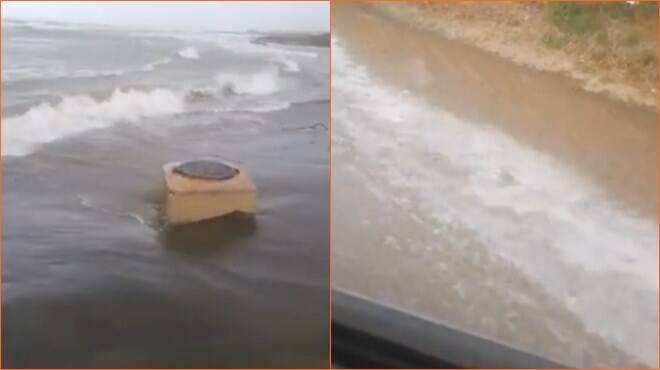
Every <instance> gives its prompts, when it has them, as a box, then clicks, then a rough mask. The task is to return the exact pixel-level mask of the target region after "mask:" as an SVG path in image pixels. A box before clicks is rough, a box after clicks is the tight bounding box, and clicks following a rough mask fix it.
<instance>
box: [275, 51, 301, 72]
mask: <svg viewBox="0 0 660 370" xmlns="http://www.w3.org/2000/svg"><path fill="white" fill-rule="evenodd" d="M271 61H272V62H273V63H275V64H279V65H280V66H282V70H283V71H286V72H300V65H299V64H298V62H296V61H295V60H292V59H290V58H287V57H285V56H283V55H276V56H274V57H273V58H271Z"/></svg>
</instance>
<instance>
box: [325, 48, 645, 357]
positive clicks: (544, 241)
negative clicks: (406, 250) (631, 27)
mask: <svg viewBox="0 0 660 370" xmlns="http://www.w3.org/2000/svg"><path fill="white" fill-rule="evenodd" d="M332 42H333V90H334V93H333V94H334V96H335V99H336V100H335V103H334V104H333V117H334V123H335V124H336V125H337V126H340V127H342V129H343V130H342V131H345V132H346V133H347V135H348V136H349V140H351V141H352V142H354V143H355V150H356V154H355V155H356V156H359V157H360V160H361V162H366V163H373V164H374V165H373V167H372V168H370V171H369V173H370V175H372V176H373V177H374V178H373V181H374V183H375V184H376V185H374V184H372V185H373V186H370V185H369V184H365V185H366V187H367V188H371V189H374V190H377V191H376V193H378V192H381V193H382V192H383V191H384V192H385V193H387V195H388V196H386V197H385V199H383V200H384V201H385V200H387V201H395V202H401V203H405V205H406V208H407V209H409V210H412V211H414V213H416V214H423V215H425V216H426V217H425V218H430V219H432V220H435V222H436V223H437V224H438V225H452V224H458V225H461V227H463V228H467V229H469V230H470V231H471V233H473V235H474V236H475V237H476V238H477V239H478V240H480V241H481V242H482V244H483V245H485V246H487V247H488V248H489V251H490V252H491V253H493V254H496V255H498V256H501V257H503V258H506V259H507V260H509V261H511V262H512V263H514V265H515V266H516V267H517V268H518V269H519V270H520V271H522V272H523V273H524V274H525V275H526V276H528V278H530V279H532V280H534V281H535V282H536V283H538V284H539V285H541V286H542V287H543V288H544V289H545V290H546V291H547V292H548V293H549V294H551V295H552V296H553V297H555V298H556V299H557V301H559V302H561V303H562V304H563V305H565V307H566V308H568V309H569V310H571V311H572V312H574V313H575V314H576V315H578V316H579V317H580V318H581V320H582V321H583V323H584V325H585V327H586V328H587V329H588V330H589V331H591V332H594V333H597V334H599V335H601V336H602V337H603V338H605V339H606V340H607V341H609V342H610V343H612V344H614V345H616V346H617V347H619V348H621V349H623V350H624V351H626V352H628V353H629V354H630V355H632V356H636V357H639V358H640V359H642V360H643V361H644V362H646V363H648V364H655V363H656V361H657V345H658V338H657V326H658V300H657V299H658V249H657V245H658V228H657V222H656V220H651V219H644V218H639V217H637V216H635V214H634V213H633V212H632V211H629V210H627V209H625V208H623V206H620V205H618V204H617V203H615V202H614V201H613V200H612V199H610V198H609V196H608V195H607V194H606V193H604V191H602V190H601V189H600V188H599V187H598V186H597V184H594V183H591V182H590V181H589V180H588V179H587V178H585V177H583V176H581V175H580V174H579V173H576V172H574V171H573V170H572V168H570V167H569V166H567V165H565V164H563V163H561V162H558V161H557V160H555V159H554V158H552V157H550V156H548V155H545V154H544V153H540V152H538V151H535V150H534V149H532V148H530V147H527V146H525V145H524V144H522V143H519V142H516V141H515V140H514V139H512V138H511V137H509V136H507V135H505V134H504V133H502V132H501V131H498V130H497V129H496V128H494V127H492V126H489V125H488V124H487V123H479V124H477V123H473V122H465V121H462V120H461V119H459V118H457V117H454V116H452V115H451V114H449V113H447V112H445V111H442V110H440V109H437V108H436V107H433V106H430V105H429V104H428V103H426V102H425V101H423V100H421V99H419V98H417V97H415V96H414V95H413V94H410V93H409V92H406V91H397V90H394V89H393V88H390V87H388V86H386V85H385V84H383V83H381V82H380V81H379V80H378V79H376V78H374V77H373V76H371V75H370V74H369V73H368V71H367V70H366V68H365V67H364V66H361V65H358V64H356V63H355V62H354V61H352V60H351V59H350V57H349V56H348V55H347V54H346V52H345V50H344V49H343V48H342V46H341V43H340V42H338V41H337V40H336V39H333V41H332ZM333 140H335V138H333ZM376 193H374V195H375V196H378V194H376ZM392 194H395V195H396V196H394V197H391V196H390V195H392ZM381 195H382V194H381ZM428 226H429V228H433V227H434V225H428ZM431 247H433V248H437V246H431ZM516 293H517V294H524V292H516ZM613 296H616V297H617V298H616V299H613ZM540 319H541V318H540Z"/></svg>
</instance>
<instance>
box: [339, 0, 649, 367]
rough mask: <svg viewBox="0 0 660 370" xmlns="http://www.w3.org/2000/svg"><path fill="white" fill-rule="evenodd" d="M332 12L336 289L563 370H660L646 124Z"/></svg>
mask: <svg viewBox="0 0 660 370" xmlns="http://www.w3.org/2000/svg"><path fill="white" fill-rule="evenodd" d="M333 6H334V8H333V11H334V14H335V17H334V18H333V20H334V22H333V32H334V35H336V38H337V39H336V42H337V44H339V45H340V46H341V47H338V48H337V49H335V51H334V53H335V54H333V56H336V57H337V58H339V60H341V57H342V55H344V54H345V55H347V56H348V58H349V59H350V61H353V62H354V63H355V64H354V65H352V67H350V64H349V67H345V68H349V70H350V71H352V72H351V73H352V74H349V75H347V76H348V77H344V76H343V75H342V73H341V72H343V73H347V72H345V70H338V71H337V73H335V72H334V71H333V73H334V74H335V75H334V78H335V79H334V81H335V85H334V89H336V90H335V91H334V99H335V100H334V104H335V105H334V108H333V119H335V122H334V129H333V145H334V149H333V155H334V156H335V159H334V161H333V162H334V164H333V166H334V169H333V170H334V173H335V175H336V176H338V177H337V178H341V179H342V181H341V182H335V183H334V202H335V204H334V208H335V209H336V210H338V211H336V212H335V213H334V230H335V235H336V236H335V241H334V243H335V250H334V253H335V263H334V265H333V266H334V276H335V280H336V282H335V284H336V286H338V287H341V288H344V289H350V290H353V291H356V292H359V293H361V294H365V295H367V296H369V297H371V298H373V299H376V300H378V301H383V302H385V303H388V304H392V305H395V306H398V307H400V308H402V309H406V310H409V311H413V312H416V313H419V314H422V315H425V316H428V317H431V318H433V319H436V320H439V321H442V322H447V323H451V324H452V325H456V326H458V327H461V328H462V329H464V330H468V331H472V332H476V333H479V334H483V335H485V336H488V337H490V338H494V339H497V340H501V341H505V342H507V343H511V344H514V345H516V346H522V347H523V348H524V349H526V350H528V351H532V352H536V353H540V354H544V355H545V356H547V357H548V358H551V359H553V360H555V361H558V362H560V363H565V364H566V365H567V366H576V367H631V366H632V367H645V366H649V367H655V366H656V361H657V350H656V349H657V340H658V338H657V331H655V330H654V329H653V328H654V327H657V290H654V287H656V286H657V280H655V279H657V277H655V275H653V274H652V273H649V271H652V270H654V269H655V271H657V266H653V263H652V262H651V263H646V261H655V260H657V252H654V250H655V249H654V248H655V245H657V237H656V234H657V233H656V232H654V231H653V228H654V225H655V224H656V223H657V222H656V221H655V220H656V219H657V216H656V212H657V208H656V204H657V203H656V202H657V194H656V186H655V185H656V184H657V178H656V173H657V170H656V168H657V158H656V153H657V125H656V124H655V122H656V117H657V112H656V110H655V109H653V108H648V107H646V108H645V107H640V106H638V105H634V104H627V103H624V102H622V101H619V100H614V99H612V98H610V97H608V96H606V95H604V94H597V93H592V92H587V91H584V90H583V89H582V88H581V87H580V86H578V83H577V82H576V81H575V80H572V79H570V78H568V77H566V76H563V75H560V74H557V73H551V72H542V71H537V70H533V69H529V68H526V67H523V66H521V65H518V64H515V63H512V62H511V61H509V60H506V59H504V58H500V57H498V56H496V55H493V54H492V53H489V52H486V51H484V50H481V49H478V48H476V47H474V46H472V45H468V44H466V43H464V42H462V41H459V40H449V39H445V38H442V37H439V36H438V35H437V34H434V33H430V32H427V31H420V30H418V29H414V28H412V27H410V26H409V25H406V24H404V23H402V22H398V21H396V20H392V19H391V18H389V17H385V16H383V15H382V14H380V13H378V12H374V11H371V10H370V9H369V7H366V6H361V5H357V6H356V5H349V4H339V5H337V4H334V5H333ZM333 42H334V41H333ZM333 45H334V44H333ZM393 45H396V47H393ZM344 49H345V53H344V52H343V51H342V50H344ZM345 58H346V57H345ZM338 65H339V66H341V65H342V64H341V63H337V62H335V65H334V68H338V67H337V66H338ZM351 68H352V69H351ZM342 83H343V85H342ZM361 84H362V85H361ZM383 102H385V103H383ZM432 112H436V113H438V112H440V113H439V114H433V113H432ZM476 133H484V135H482V136H481V137H478V134H476ZM488 138H490V141H488ZM511 139H512V140H511ZM438 146H441V148H437V147H438ZM436 148H437V149H436ZM482 150H483V151H482ZM480 155H481V156H480ZM485 155H492V158H491V157H483V156H485ZM491 160H492V161H493V162H492V163H491ZM472 165H476V166H477V167H476V170H471V169H470V166H472ZM539 165H541V167H539ZM498 169H500V170H502V169H504V172H499V173H498V172H497V171H488V170H498ZM507 170H511V172H507ZM517 171H519V172H517ZM503 174H504V176H503ZM492 178H496V180H497V182H498V184H497V185H495V186H490V185H489V184H491V182H489V181H492ZM554 179H556V184H555V183H554V182H555V181H553V180H554ZM518 180H520V181H522V182H521V183H519V184H521V185H522V186H520V187H517V185H516V184H517V181H518ZM533 180H538V181H533ZM573 180H575V181H573ZM511 184H514V186H513V187H514V188H516V189H519V190H520V192H519V193H516V192H515V191H514V192H509V190H503V189H506V188H507V187H508V186H510V185H511ZM479 186H480V187H479ZM500 186H502V187H503V188H502V187H500ZM490 191H492V193H490ZM443 194H444V195H443ZM544 196H547V198H545V197H544ZM472 199H477V200H476V201H474V203H471V202H473V200H472ZM354 204H360V205H361V206H360V207H358V208H354ZM475 204H476V206H475ZM516 207H518V208H516ZM592 207H593V209H592ZM339 210H351V211H350V214H349V213H347V212H344V213H343V214H339ZM604 210H608V212H604V213H601V212H603V211H604ZM609 210H611V212H610V211H609ZM457 214H458V215H459V216H457ZM566 215H568V216H570V217H568V219H569V220H571V221H569V222H566V219H562V217H563V216H566ZM571 217H572V218H571ZM627 222H630V224H627ZM636 222H639V223H640V225H642V226H640V228H641V230H642V231H639V229H636V228H635V227H636V226H629V225H638V224H637V223H636ZM621 225H623V227H622V228H618V227H619V226H621ZM592 227H593V229H592ZM608 228H611V229H612V230H609V229H608ZM373 230H387V231H386V232H383V233H378V232H373ZM528 231H529V232H528ZM610 231H611V232H612V235H611V237H614V238H615V239H614V240H615V241H614V242H606V239H603V237H601V236H600V233H605V234H607V233H609V232H610ZM570 235H573V236H574V238H571V237H570ZM608 235H609V234H608ZM628 239H630V245H625V246H624V247H622V248H618V245H624V244H625V243H619V242H617V240H622V241H625V240H628ZM615 244H616V245H615ZM580 247H583V248H582V249H583V250H582V249H581V248H580ZM594 248H602V250H603V255H602V256H599V257H598V258H592V257H589V253H587V252H589V251H591V252H594V251H595V250H597V249H594ZM630 251H639V252H640V253H641V254H643V255H644V256H646V257H642V258H632V259H630V260H626V261H623V260H621V258H622V256H625V255H626V254H627V253H629V252H630ZM654 253H656V254H655V257H653V254H654ZM641 254H640V255H641ZM582 257H584V258H583V259H581V258H582ZM605 261H613V262H612V265H607V263H605ZM601 269H602V270H601ZM411 281H414V282H415V284H412V285H411V284H410V282H411ZM655 289H657V288H655ZM614 291H618V292H619V294H623V295H625V296H626V297H627V298H622V299H625V300H626V301H627V302H630V305H629V306H628V310H627V312H620V313H619V314H620V317H619V319H618V320H608V317H610V316H609V315H611V314H612V312H614V311H617V310H618V308H617V306H616V303H615V302H608V301H607V297H608V295H609V294H612V293H611V292H614ZM483 307H487V308H488V309H487V310H484V309H483ZM633 333H634V335H632V334H633ZM631 335H632V337H635V338H634V339H632V338H631Z"/></svg>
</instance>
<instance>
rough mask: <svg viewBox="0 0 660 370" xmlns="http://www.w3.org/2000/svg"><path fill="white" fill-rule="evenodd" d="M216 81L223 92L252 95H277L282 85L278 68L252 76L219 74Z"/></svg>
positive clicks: (267, 69)
mask: <svg viewBox="0 0 660 370" xmlns="http://www.w3.org/2000/svg"><path fill="white" fill-rule="evenodd" d="M215 81H216V83H217V84H218V86H219V88H220V90H221V91H222V92H224V91H229V92H231V93H234V94H250V95H268V94H272V93H275V92H277V91H278V90H279V89H280V87H281V84H282V81H281V80H280V77H279V72H278V69H277V68H266V69H263V70H261V71H259V72H255V73H250V74H241V73H219V74H218V75H216V77H215Z"/></svg>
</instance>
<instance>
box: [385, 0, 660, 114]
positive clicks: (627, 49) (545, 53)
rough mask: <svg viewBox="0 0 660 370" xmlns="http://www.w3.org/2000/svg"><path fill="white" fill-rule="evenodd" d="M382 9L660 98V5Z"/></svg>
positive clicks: (630, 93)
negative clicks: (659, 36)
mask: <svg viewBox="0 0 660 370" xmlns="http://www.w3.org/2000/svg"><path fill="white" fill-rule="evenodd" d="M377 7H379V8H380V9H381V10H384V11H385V12H386V13H388V14H390V15H392V16H395V17H396V18H399V19H401V20H403V21H407V22H409V23H411V24H413V25H415V26H417V27H418V28H423V29H429V30H436V31H442V32H443V33H445V34H447V35H449V36H451V37H456V38H460V39H464V40H466V41H469V42H472V43H474V44H476V45H477V46H480V47H484V48H486V49H488V50H491V51H495V52H497V53H498V54H500V55H503V56H505V57H510V58H512V59H516V60H518V61H521V60H523V59H524V61H523V62H524V63H525V64H531V65H535V66H536V67H538V68H540V69H548V70H570V71H571V72H577V73H579V74H582V75H588V76H589V77H588V78H585V80H587V79H588V80H591V82H590V83H591V85H592V88H594V89H596V90H598V89H599V87H600V88H601V89H604V90H608V91H610V92H611V93H613V95H618V96H619V97H621V98H624V99H630V100H636V101H641V102H643V103H644V104H647V105H654V104H655V102H656V101H657V81H658V50H657V33H658V3H656V2H647V3H644V2H641V3H638V4H635V5H629V4H627V3H625V2H610V3H578V2H547V3H504V2H501V3H442V2H432V1H427V2H424V3H417V4H404V3H387V4H382V5H379V6H377ZM566 65H570V67H566ZM613 86H616V87H613ZM605 87H607V88H605Z"/></svg>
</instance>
